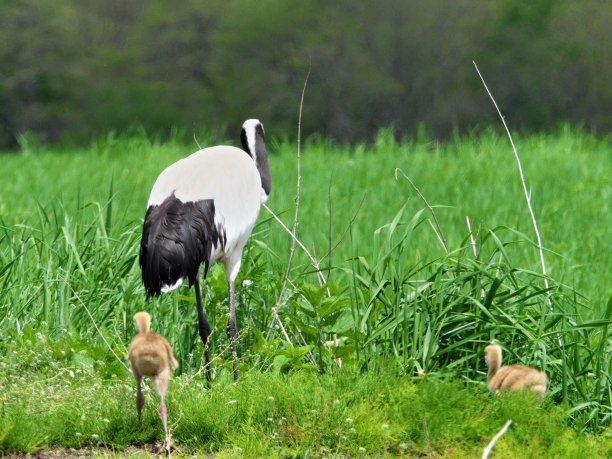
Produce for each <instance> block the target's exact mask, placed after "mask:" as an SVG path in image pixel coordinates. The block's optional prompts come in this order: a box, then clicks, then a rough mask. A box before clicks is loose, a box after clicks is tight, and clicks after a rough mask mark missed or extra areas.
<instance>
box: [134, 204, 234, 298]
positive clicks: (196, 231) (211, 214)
mask: <svg viewBox="0 0 612 459" xmlns="http://www.w3.org/2000/svg"><path fill="white" fill-rule="evenodd" d="M223 242H224V235H223V234H221V231H220V230H219V228H217V225H215V204H214V201H213V200H212V199H205V200H201V201H195V202H182V201H181V200H180V199H178V198H176V197H175V195H174V193H173V194H172V195H171V196H169V197H168V198H166V199H165V200H164V201H163V202H162V203H161V204H159V205H154V206H150V207H149V208H148V209H147V213H146V215H145V220H144V225H143V228H142V240H141V244H140V267H141V268H142V281H143V283H144V286H145V290H146V292H147V299H149V298H150V297H151V296H157V295H159V294H160V293H161V292H162V291H169V290H172V289H174V288H176V287H178V286H179V285H180V284H181V283H182V281H183V280H184V279H188V280H189V286H190V287H191V286H192V285H193V283H194V282H196V278H197V273H198V268H199V266H200V264H201V263H204V265H205V268H204V276H206V274H207V271H208V267H209V265H210V257H211V253H212V251H213V249H214V247H216V246H217V245H218V244H222V243H223Z"/></svg>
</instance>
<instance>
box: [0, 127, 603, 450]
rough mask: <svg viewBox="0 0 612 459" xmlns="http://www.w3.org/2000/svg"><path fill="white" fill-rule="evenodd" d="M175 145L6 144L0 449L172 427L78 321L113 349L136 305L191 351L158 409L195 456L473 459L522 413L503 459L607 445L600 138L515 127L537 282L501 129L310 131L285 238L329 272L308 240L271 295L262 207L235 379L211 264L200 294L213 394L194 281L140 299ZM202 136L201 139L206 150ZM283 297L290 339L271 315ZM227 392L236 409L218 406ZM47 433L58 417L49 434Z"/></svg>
mask: <svg viewBox="0 0 612 459" xmlns="http://www.w3.org/2000/svg"><path fill="white" fill-rule="evenodd" d="M266 128H267V132H268V136H269V138H268V141H267V144H268V153H269V156H270V168H271V173H272V194H271V196H270V199H269V201H268V203H267V204H268V206H269V207H270V208H271V209H272V210H273V211H274V212H276V213H277V214H278V215H279V216H280V218H281V219H282V220H283V221H284V222H285V224H286V225H288V226H292V224H293V218H294V213H295V198H296V179H297V168H296V166H297V156H296V146H295V145H294V144H291V143H289V142H287V141H283V140H277V139H274V135H273V129H271V127H269V126H266ZM178 139H179V138H178V137H177V138H175V139H170V140H164V141H161V140H156V139H154V138H150V137H147V136H146V135H145V134H144V133H142V132H139V131H134V132H132V133H131V134H130V135H126V136H125V137H117V136H115V135H112V134H109V135H108V136H106V137H103V138H100V139H98V140H97V141H95V142H93V143H92V144H91V146H90V147H88V148H63V149H62V148H59V147H55V148H42V147H41V148H36V147H35V146H28V145H27V143H24V148H23V151H21V152H19V153H6V154H3V155H2V169H1V172H0V174H2V175H1V180H0V298H1V300H0V345H1V348H0V356H1V357H2V360H3V363H2V366H3V369H4V370H6V371H4V376H3V375H2V374H0V392H2V393H3V395H2V399H1V400H2V404H1V406H0V410H1V412H2V420H0V453H7V452H33V451H36V450H38V449H43V450H48V449H52V448H61V447H65V448H83V447H94V448H102V447H104V448H108V449H105V450H104V451H110V452H120V451H124V450H125V449H126V448H128V447H129V446H130V445H132V447H133V446H136V447H138V448H141V449H142V448H145V447H146V445H152V444H154V442H155V440H156V439H160V438H163V431H162V429H161V425H160V424H159V420H158V419H157V417H156V411H155V410H154V407H156V404H157V398H156V396H155V395H152V394H150V395H148V396H147V405H146V408H145V411H146V413H145V418H144V421H143V425H142V426H139V425H138V423H137V420H136V410H135V406H134V405H135V403H133V400H132V397H133V396H134V383H133V381H132V379H131V375H130V374H129V373H128V372H127V371H126V370H125V369H124V368H123V366H122V364H121V363H120V362H119V361H118V360H117V359H116V358H115V357H114V356H113V354H112V353H111V352H110V350H109V349H108V347H107V346H106V345H105V343H104V341H103V340H102V338H101V337H100V334H99V333H98V332H97V331H96V328H95V327H94V323H93V321H92V319H91V318H90V316H89V314H88V312H87V310H89V311H90V312H91V314H92V316H93V319H94V320H95V323H96V324H97V327H98V328H99V329H100V330H101V333H102V335H104V337H105V339H106V341H107V342H108V343H110V345H111V347H112V348H113V350H114V351H115V353H116V354H117V355H119V356H120V357H123V354H124V353H125V351H126V349H127V346H128V344H129V342H130V340H131V338H132V337H133V335H134V329H133V326H132V321H131V318H132V316H133V314H134V313H135V312H136V311H138V310H142V309H146V310H148V311H150V312H151V315H152V317H153V329H154V330H155V331H158V332H161V333H163V334H164V335H166V337H167V338H168V340H169V341H170V343H171V344H172V346H173V348H174V349H175V354H176V355H177V358H178V360H179V362H180V367H179V371H178V373H177V376H176V378H175V381H174V383H173V385H172V387H171V390H170V394H169V397H168V400H169V401H168V406H169V421H170V424H171V427H172V429H173V437H174V439H175V443H176V444H177V446H178V447H179V451H182V452H184V453H185V454H189V453H192V452H200V453H202V452H213V453H217V452H219V453H222V454H228V455H231V454H237V453H238V452H240V451H242V452H243V453H244V454H245V455H248V456H262V455H270V454H285V455H289V456H292V455H300V456H312V455H314V456H329V455H338V456H343V455H356V456H359V455H365V454H368V455H385V454H389V455H394V454H408V455H410V454H415V455H416V454H428V453H430V452H432V451H433V452H436V453H440V454H442V455H447V456H453V455H455V456H457V457H461V456H463V455H466V454H467V455H474V456H479V454H481V452H482V448H484V446H486V441H485V439H486V440H487V441H488V439H490V437H491V436H492V435H493V434H494V433H495V432H496V431H497V430H498V429H499V428H501V426H502V425H503V423H504V422H505V420H506V419H508V418H509V417H512V418H513V420H514V424H513V426H512V427H511V428H510V430H509V432H508V433H507V434H506V435H505V436H504V437H503V438H502V440H500V443H498V445H497V446H496V449H495V450H494V451H499V454H500V457H501V456H503V455H504V454H505V455H506V456H509V457H516V456H515V455H513V454H512V453H513V452H516V451H524V452H525V456H529V455H542V454H546V452H549V453H551V452H552V453H551V455H557V454H558V455H563V454H567V457H572V455H571V452H572V451H576V450H571V449H568V448H570V446H569V445H570V444H571V445H577V446H576V448H579V449H580V450H581V451H590V452H591V453H592V455H602V456H605V455H606V454H609V453H610V449H611V448H612V445H611V440H610V437H609V426H610V419H611V416H612V386H611V382H612V381H611V375H612V373H611V372H610V369H609V365H610V352H611V350H612V342H611V339H610V336H609V334H608V325H609V320H610V309H611V308H612V302H609V301H608V299H609V298H610V297H611V295H612V288H611V287H610V284H609V273H610V272H612V257H611V255H610V250H609V247H608V245H609V241H610V240H611V235H612V233H611V231H610V228H612V214H611V213H610V211H609V210H610V209H609V207H610V204H611V203H612V175H611V174H610V170H612V145H610V143H609V141H608V139H607V138H598V137H595V136H593V135H590V134H586V133H584V132H582V131H580V130H576V129H570V128H568V127H564V128H560V129H559V130H558V131H557V132H555V133H552V134H539V135H537V134H531V135H526V136H518V138H515V142H516V145H517V149H518V152H519V155H520V156H521V160H522V165H523V169H524V173H525V176H526V181H527V185H528V188H529V190H530V193H531V203H532V206H533V208H534V212H535V216H536V218H537V223H538V227H539V230H540V234H541V237H542V242H543V246H544V249H545V251H544V256H545V260H546V267H547V272H548V276H547V280H548V283H549V289H548V290H546V289H545V287H544V285H545V284H544V277H543V276H542V267H541V264H540V258H539V252H538V249H537V247H536V245H535V243H534V241H535V233H534V230H533V224H532V221H531V218H530V215H529V212H528V208H527V205H526V202H525V197H524V195H523V189H522V185H521V182H520V179H519V175H518V171H517V164H516V160H515V158H514V155H513V153H512V150H511V148H510V145H509V143H508V139H507V138H505V137H503V136H502V135H498V134H496V133H494V132H492V131H485V132H483V133H481V134H479V135H474V136H471V137H464V138H456V139H451V140H450V141H448V142H447V143H443V144H442V143H438V142H436V141H433V140H431V139H429V138H427V137H426V136H425V135H422V136H420V137H419V138H417V139H414V140H404V141H402V142H396V141H395V140H394V137H393V135H392V133H391V132H389V131H385V130H383V131H381V132H380V134H379V135H378V137H377V138H376V140H375V141H374V142H372V143H371V144H358V145H353V146H348V145H337V144H333V143H330V142H327V141H324V140H321V139H311V140H310V141H307V142H305V143H304V144H303V146H302V151H301V164H300V165H301V181H300V196H299V198H300V199H299V217H298V222H299V223H298V237H299V239H300V241H301V242H302V243H303V244H304V246H305V247H306V248H307V249H308V250H309V251H310V252H313V251H314V253H315V254H316V256H317V259H319V260H321V261H320V268H321V272H322V274H323V276H324V278H325V279H326V281H327V284H324V285H323V287H321V286H320V285H319V283H318V280H317V276H316V274H315V269H314V268H313V267H312V265H311V264H310V261H309V260H308V258H307V257H306V256H305V254H304V253H303V251H302V249H301V248H297V249H296V252H295V257H294V259H293V262H292V265H291V270H290V273H289V280H290V283H288V284H287V286H286V288H285V289H284V291H283V296H282V298H281V299H280V300H279V295H280V294H281V290H282V286H283V281H284V279H285V272H286V269H287V262H288V259H289V254H290V247H291V238H290V237H289V235H288V234H287V233H286V232H285V231H284V230H283V229H282V228H281V226H280V225H279V224H278V223H277V222H276V221H275V220H274V219H272V218H271V217H270V215H269V214H268V212H267V211H266V210H265V209H262V211H261V213H260V217H259V223H258V225H257V226H256V228H255V230H254V232H253V235H252V237H251V241H250V243H249V245H248V246H247V249H246V250H245V253H244V257H243V264H242V269H241V274H240V275H239V277H238V281H237V286H240V287H238V288H237V290H238V291H237V295H238V311H237V313H238V327H239V332H240V333H241V337H240V342H239V355H240V370H241V378H242V379H241V381H240V383H239V384H238V385H237V386H235V385H233V384H232V383H231V375H230V373H229V371H227V369H226V368H227V367H228V366H231V361H229V360H228V356H227V352H226V351H227V344H228V342H227V338H226V336H225V332H224V330H225V325H226V321H227V316H226V314H227V291H226V283H225V275H224V273H223V270H222V269H220V267H216V268H215V269H213V270H212V271H211V273H210V275H209V279H208V281H207V284H206V287H205V290H204V291H205V292H206V294H205V297H206V308H207V314H208V315H209V320H210V321H211V324H212V326H213V328H214V331H213V340H212V343H211V345H212V349H211V353H212V355H213V356H214V365H215V381H214V384H213V386H212V387H211V388H210V390H208V391H206V392H205V391H204V390H203V383H204V379H203V378H202V375H201V372H199V370H200V369H201V364H202V354H203V353H202V345H201V342H200V340H199V337H198V336H197V330H196V328H197V327H196V317H197V315H196V312H195V304H194V301H195V300H194V299H193V297H192V295H193V292H192V291H191V290H188V289H187V287H183V288H181V289H178V290H176V291H174V292H173V293H171V294H169V295H165V296H163V297H161V298H159V299H154V300H151V301H150V302H149V303H146V302H145V295H144V288H143V287H142V285H141V282H140V268H139V266H138V250H139V242H140V231H141V225H142V218H143V217H144V212H145V207H146V201H147V198H148V193H149V191H150V189H151V186H152V184H153V182H154V180H155V178H156V177H157V175H158V174H159V172H161V170H163V169H164V168H165V167H166V166H167V165H169V164H170V163H172V162H174V161H176V160H177V159H179V158H181V157H183V156H186V155H187V154H189V153H191V152H192V151H194V150H195V149H196V147H195V146H194V145H185V144H184V143H183V142H181V141H179V140H178ZM211 142H212V140H211V139H208V138H200V139H199V143H200V144H201V145H202V146H205V145H209V144H210V143H211ZM230 143H234V144H236V143H237V142H230ZM396 168H401V169H402V170H403V171H404V173H405V174H406V175H407V176H408V177H410V179H411V180H412V181H413V182H414V183H415V185H416V186H417V187H418V188H419V190H420V192H421V193H422V194H423V196H424V197H425V198H426V199H427V202H428V203H429V204H430V205H431V206H433V207H434V211H435V215H436V217H437V220H438V223H439V227H440V229H441V233H442V236H443V237H444V239H445V240H446V243H447V246H448V253H446V251H445V249H444V247H443V245H442V243H441V242H440V240H439V239H438V237H437V236H436V234H435V232H434V230H433V229H432V224H430V221H432V222H433V218H432V215H431V213H430V212H429V211H428V210H427V208H426V205H425V203H424V201H423V200H422V199H421V198H420V197H419V196H418V194H417V193H416V192H415V190H414V189H413V188H412V187H411V185H410V184H409V183H408V181H407V180H406V179H404V178H403V177H401V176H398V178H397V179H396V178H395V169H396ZM466 216H467V217H469V219H470V222H471V227H472V230H473V236H474V238H475V241H476V242H475V249H476V252H477V257H476V258H475V257H474V254H473V249H472V247H471V246H470V244H469V232H468V229H467V226H466ZM433 226H435V225H433ZM328 253H329V256H326V255H327V254H328ZM277 303H278V304H279V309H278V314H279V317H280V320H281V321H282V322H283V324H284V326H285V328H286V330H287V333H288V337H289V339H290V342H289V341H287V340H286V338H285V336H284V335H283V334H282V333H281V332H280V330H279V327H278V324H276V323H275V322H274V320H273V314H272V308H273V307H274V306H275V305H276V304H277ZM270 328H271V332H270V334H269V335H268V331H269V329H270ZM333 335H336V337H337V339H338V345H337V346H336V345H335V344H334V342H333V339H332V338H333ZM491 341H497V342H499V343H501V344H502V345H503V346H504V347H505V348H506V349H507V352H506V353H505V356H506V358H507V361H508V362H509V363H519V362H520V363H524V364H528V365H532V366H537V367H540V368H542V369H544V370H545V371H546V372H547V373H548V375H549V379H550V386H549V392H548V395H547V397H546V399H545V401H544V403H543V405H542V406H541V407H540V408H536V407H535V405H534V403H533V400H529V397H528V396H522V395H518V396H515V397H506V398H495V397H491V396H490V395H489V394H488V393H487V392H486V386H485V385H484V382H485V380H486V375H485V373H486V367H485V365H484V362H483V348H484V346H485V345H486V344H487V343H489V342H491ZM337 358H341V359H342V367H343V370H342V371H340V370H339V369H338V368H337V364H336V359H337ZM319 374H320V376H318V375H319ZM359 375H360V376H359ZM86 389H87V390H86ZM90 389H95V393H96V394H99V395H97V396H92V395H91V393H92V392H91V390H90ZM270 390H273V391H274V394H269V393H268V392H270ZM528 395H529V394H528ZM232 397H234V398H232ZM268 397H274V399H275V403H276V405H274V404H271V401H270V400H269V399H268ZM234 399H236V400H239V402H238V403H237V404H238V405H239V407H240V408H239V409H238V411H237V412H233V411H231V409H233V408H232V407H231V404H230V405H229V406H228V405H226V403H227V401H230V400H234ZM105 400H108V402H105ZM335 400H339V402H338V404H339V406H337V405H334V401H335ZM41 405H44V407H43V406H41ZM272 405H274V406H272ZM209 406H210V407H212V408H210V407H209ZM196 407H198V408H199V411H198V410H197V409H196ZM147 410H148V411H147ZM208 410H212V411H211V412H210V413H208ZM85 411H87V413H85ZM315 411H316V413H315ZM205 412H206V413H207V414H206V413H205ZM96 413H98V414H96ZM211 413H212V414H211ZM415 413H422V414H421V415H417V414H415ZM442 413H443V414H442ZM214 414H218V417H216V416H214ZM319 415H320V416H319ZM82 416H84V417H82ZM269 419H272V421H269ZM283 419H284V421H283ZM346 419H351V420H352V421H351V422H354V423H355V425H354V427H349V426H348V425H347V422H346ZM372 419H374V420H376V422H375V423H372V422H369V421H370V420H372ZM284 422H286V424H283V423H284ZM39 425H45V426H47V427H46V428H45V429H43V430H42V433H40V432H39V433H37V430H36V429H35V428H34V426H39ZM381 426H387V427H385V428H382V427H381ZM351 429H354V432H353V431H352V430H351ZM76 432H78V433H79V434H80V435H76ZM143 445H144V446H143ZM128 452H129V451H128Z"/></svg>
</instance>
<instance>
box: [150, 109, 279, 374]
mask: <svg viewBox="0 0 612 459" xmlns="http://www.w3.org/2000/svg"><path fill="white" fill-rule="evenodd" d="M240 140H241V143H242V147H243V149H242V150H241V149H240V148H236V147H232V146H226V145H222V146H214V147H209V148H204V149H202V150H199V151H197V152H195V153H193V154H192V155H190V156H187V157H186V158H183V159H181V160H179V161H177V162H175V163H174V164H172V165H170V166H169V167H168V168H167V169H165V170H164V171H163V172H162V173H161V174H160V175H159V177H158V178H157V180H156V182H155V184H154V185H153V189H152V190H151V195H150V196H149V202H148V204H147V213H146V215H145V220H144V225H143V228H142V241H141V245H140V266H141V268H142V280H143V283H144V286H145V290H146V292H147V300H148V299H149V298H150V297H151V296H157V295H160V294H161V293H162V292H169V291H171V290H174V289H176V288H178V287H179V286H180V285H182V284H183V281H184V280H185V279H187V280H188V281H189V286H190V287H191V286H193V287H194V290H195V296H196V303H197V310H198V332H199V335H200V338H201V339H202V342H203V343H204V348H205V351H204V352H205V354H204V355H205V360H206V376H207V378H208V380H209V381H210V358H209V352H208V337H209V336H210V333H211V329H210V326H209V324H208V321H207V320H206V313H205V312H204V306H203V304H202V295H201V293H200V285H199V281H198V271H199V268H200V265H201V264H203V265H204V269H203V279H206V275H207V273H208V270H209V268H210V265H211V264H212V263H214V262H221V263H223V265H224V268H225V275H226V277H227V281H228V293H229V319H228V322H227V336H228V338H229V340H230V345H231V350H232V355H233V358H234V363H233V370H234V380H235V381H237V380H238V362H237V360H236V358H237V357H236V300H235V295H234V290H235V280H236V276H237V275H238V271H239V270H240V263H241V259H242V250H243V248H244V246H245V244H246V243H247V240H248V239H249V236H250V235H251V231H252V230H253V227H254V226H255V222H256V220H257V216H258V215H259V209H260V207H261V205H262V204H263V203H264V202H266V200H267V199H268V196H269V194H270V187H271V180H270V169H269V166H268V156H267V153H266V146H265V142H264V128H263V125H262V124H261V123H260V122H259V120H256V119H250V120H247V121H245V122H244V124H243V125H242V133H241V136H240Z"/></svg>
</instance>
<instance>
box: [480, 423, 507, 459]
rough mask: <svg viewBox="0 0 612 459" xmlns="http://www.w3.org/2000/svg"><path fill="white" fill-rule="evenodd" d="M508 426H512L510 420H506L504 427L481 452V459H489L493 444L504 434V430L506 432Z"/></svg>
mask: <svg viewBox="0 0 612 459" xmlns="http://www.w3.org/2000/svg"><path fill="white" fill-rule="evenodd" d="M510 424H512V419H508V420H507V421H506V423H505V424H504V426H503V427H502V428H501V430H500V431H499V432H497V434H496V435H495V436H494V437H493V438H492V439H491V441H490V442H489V444H488V445H487V447H486V448H485V449H484V451H483V452H482V459H487V458H488V457H489V454H491V450H492V449H493V447H494V446H495V442H497V440H499V439H500V438H501V436H502V435H503V434H505V433H506V430H508V427H510Z"/></svg>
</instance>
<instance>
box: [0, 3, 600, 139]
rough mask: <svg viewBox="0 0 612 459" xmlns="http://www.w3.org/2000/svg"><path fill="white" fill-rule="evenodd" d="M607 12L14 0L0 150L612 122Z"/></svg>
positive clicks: (533, 6)
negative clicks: (119, 135) (137, 137)
mask: <svg viewBox="0 0 612 459" xmlns="http://www.w3.org/2000/svg"><path fill="white" fill-rule="evenodd" d="M610 24H612V3H609V2H600V1H597V0H585V1H581V2H570V1H566V0H503V1H499V2H490V1H488V0H453V1H448V0H446V1H444V0H414V1H407V0H388V1H381V2H371V1H368V0H338V1H335V2H327V1H323V0H311V1H299V2H293V1H287V0H258V1H253V0H207V1H206V2H203V1H201V0H181V1H180V2H168V1H162V0H130V1H124V0H104V1H101V0H80V1H78V2H74V1H72V0H54V1H53V2H49V1H47V0H19V1H18V0H5V1H3V2H2V3H1V4H0V63H1V65H0V147H2V148H7V147H9V148H10V147H15V146H17V144H18V140H19V138H20V136H22V135H24V133H26V132H31V133H33V135H34V136H35V137H36V138H37V139H38V140H39V141H42V142H46V141H57V140H63V141H75V142H83V141H87V140H88V139H90V138H92V137H95V136H98V135H101V134H103V133H105V132H107V131H108V130H111V129H114V130H118V131H122V130H125V129H127V128H129V127H130V126H135V125H138V126H143V127H144V128H145V129H146V130H147V131H150V132H161V133H164V132H168V130H169V129H171V128H173V127H174V128H179V129H181V130H183V131H185V132H189V133H190V132H191V130H192V129H193V128H194V127H196V128H197V129H199V130H206V131H216V132H219V131H223V130H224V129H226V128H231V129H233V130H235V129H237V126H239V125H240V123H241V122H242V121H243V120H244V119H246V118H248V117H258V118H260V119H261V120H262V121H263V122H264V124H265V125H266V126H270V128H272V127H273V132H275V133H276V134H281V133H286V134H289V135H294V134H295V131H296V125H297V117H298V107H299V99H300V92H301V89H302V86H303V84H304V79H305V77H306V75H307V73H308V72H309V71H310V79H309V82H308V89H307V94H306V103H305V106H304V115H303V118H304V121H303V126H302V127H303V130H304V131H305V132H306V133H314V132H317V133H320V134H322V135H324V136H329V137H332V138H336V139H339V140H346V141H354V140H358V139H367V138H369V137H371V136H372V134H373V133H374V132H376V131H377V130H378V129H379V128H380V127H382V126H392V127H394V128H395V130H396V132H397V133H398V135H402V134H405V133H408V134H410V133H413V132H414V131H415V129H416V126H417V125H418V124H419V123H424V124H425V126H427V129H428V130H429V132H430V133H432V134H433V135H435V136H446V135H448V134H449V133H450V132H452V131H453V130H458V131H459V132H463V131H465V130H469V129H473V128H474V127H475V126H479V125H483V124H487V123H490V122H491V121H492V120H494V113H493V111H492V107H491V104H490V102H489V101H488V99H487V98H486V95H485V93H484V90H483V88H482V86H481V83H480V81H479V80H478V77H477V75H476V73H475V71H474V68H473V66H472V60H475V61H477V63H478V65H479V67H480V69H481V71H482V72H483V74H484V76H485V78H486V79H487V82H488V84H489V86H490V87H491V89H492V91H493V92H494V94H495V96H496V98H497V100H498V102H499V104H500V105H501V106H502V107H503V109H504V112H505V114H506V115H507V117H508V120H509V121H510V122H511V123H512V125H513V126H515V127H522V128H527V129H532V130H540V129H547V128H550V127H553V126H555V125H556V124H558V123H559V122H565V121H568V122H571V123H576V124H581V125H584V126H585V127H587V128H589V129H597V130H599V131H607V130H609V129H610V127H611V126H612V110H610V107H611V106H612V85H610V84H609V82H610V81H611V76H612V47H611V43H612V27H610Z"/></svg>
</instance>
